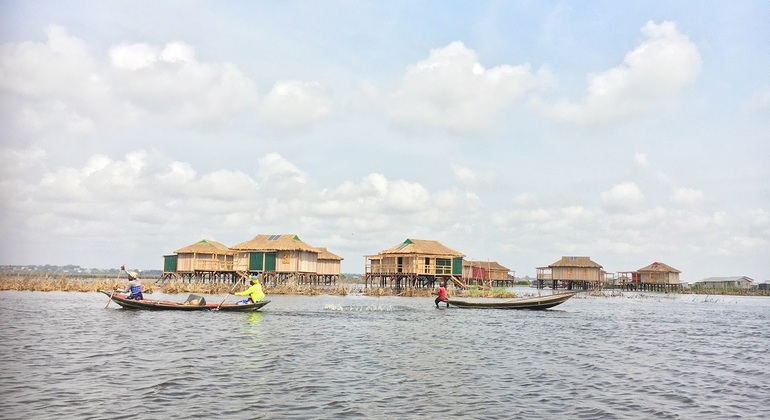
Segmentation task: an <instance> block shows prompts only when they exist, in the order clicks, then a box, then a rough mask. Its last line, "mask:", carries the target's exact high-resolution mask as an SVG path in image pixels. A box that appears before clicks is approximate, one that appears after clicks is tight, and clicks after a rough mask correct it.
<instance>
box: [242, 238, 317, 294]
mask: <svg viewBox="0 0 770 420" xmlns="http://www.w3.org/2000/svg"><path fill="white" fill-rule="evenodd" d="M230 249H231V250H233V251H234V253H235V255H234V257H233V267H234V268H235V270H236V272H238V273H239V274H240V275H243V276H245V275H249V274H262V275H263V283H267V284H270V283H271V282H272V284H273V285H277V284H285V283H287V282H289V281H291V282H292V283H293V284H301V283H308V282H310V279H311V276H315V275H316V273H317V270H318V254H319V253H320V252H319V251H318V250H317V249H315V248H314V247H312V246H310V245H308V244H307V243H305V242H303V241H302V240H300V239H299V236H297V235H295V234H288V235H257V236H255V237H254V238H252V239H251V240H248V241H246V242H242V243H240V244H238V245H235V246H233V247H231V248H230Z"/></svg>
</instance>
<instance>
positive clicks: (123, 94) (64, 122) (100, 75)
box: [0, 26, 256, 134]
mask: <svg viewBox="0 0 770 420" xmlns="http://www.w3.org/2000/svg"><path fill="white" fill-rule="evenodd" d="M46 37H47V39H46V41H44V42H37V41H27V42H21V43H8V44H3V45H2V46H0V89H2V90H3V91H4V94H3V95H2V97H0V100H2V105H3V107H4V109H6V110H7V112H4V113H3V117H2V118H3V120H4V121H5V125H6V126H13V127H17V128H19V129H21V130H23V131H25V132H29V133H33V134H36V133H41V132H46V131H49V132H55V133H72V134H88V133H92V132H96V131H97V130H99V129H100V128H103V127H105V126H113V125H124V124H128V123H132V122H136V121H137V120H138V119H139V118H142V117H144V118H152V119H158V120H162V121H164V122H165V121H170V122H175V123H177V124H190V123H198V122H205V121H216V120H218V119H221V118H223V117H227V116H229V115H232V114H234V113H236V112H238V111H240V110H242V109H244V108H246V107H249V106H253V105H254V104H255V101H256V88H255V86H254V84H253V82H252V81H251V80H249V79H248V78H247V77H246V76H245V75H244V74H243V73H242V72H241V71H240V70H239V69H238V68H236V67H235V66H233V65H232V64H229V63H208V62H202V61H200V60H198V59H197V57H196V54H195V49H194V48H193V47H192V46H190V45H187V44H185V43H182V42H176V41H175V42H169V43H167V44H166V45H164V46H156V45H150V44H145V43H135V44H128V43H124V44H119V45H114V46H112V47H111V48H110V49H109V52H108V56H109V61H108V62H102V61H101V60H100V59H99V58H97V57H98V55H95V54H94V53H92V52H91V51H90V49H89V47H88V45H87V44H86V43H85V42H84V41H82V40H81V39H79V38H77V37H74V36H72V35H70V34H69V33H68V32H67V30H66V29H65V28H63V27H60V26H50V27H49V28H48V29H47V30H46Z"/></svg>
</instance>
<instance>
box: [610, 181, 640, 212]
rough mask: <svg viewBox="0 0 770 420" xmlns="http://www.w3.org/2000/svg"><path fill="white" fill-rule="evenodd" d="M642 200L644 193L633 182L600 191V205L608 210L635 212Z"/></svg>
mask: <svg viewBox="0 0 770 420" xmlns="http://www.w3.org/2000/svg"><path fill="white" fill-rule="evenodd" d="M643 202H644V194H642V191H641V190H640V189H639V187H637V186H636V184H634V183H633V182H624V183H622V184H618V185H615V186H613V187H612V188H610V189H609V190H607V191H605V192H603V193H602V205H603V206H604V208H606V209H607V210H609V211H610V212H621V213H631V212H636V211H638V210H639V206H641V204H642V203H643Z"/></svg>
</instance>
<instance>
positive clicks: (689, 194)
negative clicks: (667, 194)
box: [671, 187, 703, 205]
mask: <svg viewBox="0 0 770 420" xmlns="http://www.w3.org/2000/svg"><path fill="white" fill-rule="evenodd" d="M671 201H673V202H675V203H678V204H684V205H693V204H699V203H700V202H702V201H703V191H701V190H697V189H695V188H686V187H680V188H674V191H673V192H672V194H671Z"/></svg>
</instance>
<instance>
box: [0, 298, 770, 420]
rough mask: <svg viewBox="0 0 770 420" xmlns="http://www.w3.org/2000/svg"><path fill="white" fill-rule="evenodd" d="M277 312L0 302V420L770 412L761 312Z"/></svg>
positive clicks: (322, 308)
mask: <svg viewBox="0 0 770 420" xmlns="http://www.w3.org/2000/svg"><path fill="white" fill-rule="evenodd" d="M171 298H174V297H173V296H171ZM271 299H272V300H273V302H272V303H271V304H270V305H269V306H267V307H266V308H265V310H264V311H263V312H262V313H255V314H236V313H218V312H202V313H176V312H170V313H164V312H142V311H128V310H124V309H120V308H117V307H110V308H108V309H104V303H105V300H104V297H103V296H101V295H97V294H88V293H82V294H79V293H33V292H0V342H2V343H3V344H4V345H3V347H0V360H2V362H0V363H2V366H0V395H2V397H0V418H40V419H49V418H50V419H54V418H56V419H57V420H58V418H61V417H65V418H84V419H106V418H127V419H128V418H138V417H141V418H150V419H153V418H157V419H163V418H172V417H173V418H202V417H223V418H244V419H245V418H249V419H251V418H297V419H306V418H362V417H363V418H407V419H408V418H426V417H427V418H435V417H462V418H470V419H497V418H521V419H540V418H580V419H637V418H676V419H686V418H732V417H735V418H768V417H770V409H768V408H766V405H765V404H764V396H765V395H767V394H768V393H770V367H769V366H768V365H767V363H765V359H766V355H767V354H768V351H769V350H770V348H769V347H770V332H769V331H768V330H767V328H766V325H767V321H768V320H770V300H768V299H756V298H741V297H735V298H732V297H731V298H730V299H729V300H728V299H726V300H724V301H721V300H720V301H717V302H713V301H708V302H706V301H703V300H694V299H693V298H692V297H691V296H687V297H676V296H671V295H668V297H662V298H654V299H652V298H651V299H637V298H631V299H629V298H612V299H604V298H590V297H588V298H580V299H574V300H570V301H569V302H567V303H565V304H564V305H562V306H560V307H559V310H549V311H543V312H528V311H497V310H462V309H454V308H450V309H448V310H436V309H435V305H433V302H432V300H431V299H428V298H398V297H383V298H370V297H365V296H349V297H336V296H315V297H303V296H294V297H290V296H276V297H274V298H273V297H271ZM41 300H45V301H46V305H43V306H42V307H41V305H37V304H36V303H38V302H39V301H41ZM31 307H35V308H36V310H30V309H29V308H31ZM37 308H40V309H39V310H38V309H37Z"/></svg>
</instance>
